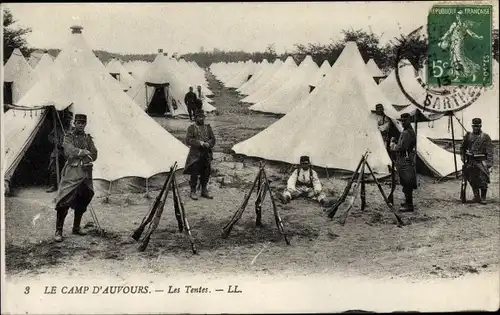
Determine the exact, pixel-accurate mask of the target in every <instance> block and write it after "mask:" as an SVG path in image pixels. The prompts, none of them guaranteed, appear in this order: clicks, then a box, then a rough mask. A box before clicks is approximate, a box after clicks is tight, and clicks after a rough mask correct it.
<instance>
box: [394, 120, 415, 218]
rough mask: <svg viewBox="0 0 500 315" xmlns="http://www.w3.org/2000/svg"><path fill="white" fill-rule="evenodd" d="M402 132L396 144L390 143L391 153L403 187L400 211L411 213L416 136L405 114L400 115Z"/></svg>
mask: <svg viewBox="0 0 500 315" xmlns="http://www.w3.org/2000/svg"><path fill="white" fill-rule="evenodd" d="M401 120H402V121H403V128H404V130H403V131H402V132H401V134H400V136H399V140H398V142H397V143H394V142H393V143H391V151H393V152H394V155H395V159H396V168H397V170H398V173H399V181H400V183H401V186H403V193H404V195H405V202H404V203H403V204H402V208H401V211H404V212H407V211H408V212H409V211H413V190H415V189H417V176H416V173H415V166H414V160H415V154H416V153H415V146H416V144H417V136H416V134H415V130H413V128H412V126H411V123H410V115H409V114H407V113H405V114H402V115H401Z"/></svg>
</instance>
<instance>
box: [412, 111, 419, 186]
mask: <svg viewBox="0 0 500 315" xmlns="http://www.w3.org/2000/svg"><path fill="white" fill-rule="evenodd" d="M419 116H420V110H419V109H417V112H416V113H415V117H414V119H413V120H414V122H415V156H414V157H413V168H414V169H415V181H416V182H417V183H418V175H417V156H418V153H417V152H418V150H417V144H418V118H419Z"/></svg>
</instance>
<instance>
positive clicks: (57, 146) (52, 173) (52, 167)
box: [46, 111, 73, 193]
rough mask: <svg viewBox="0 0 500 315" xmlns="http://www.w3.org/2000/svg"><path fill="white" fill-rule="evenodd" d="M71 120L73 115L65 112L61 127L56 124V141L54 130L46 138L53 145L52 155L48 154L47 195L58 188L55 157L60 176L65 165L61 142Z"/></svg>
mask: <svg viewBox="0 0 500 315" xmlns="http://www.w3.org/2000/svg"><path fill="white" fill-rule="evenodd" d="M72 119H73V114H72V113H71V112H70V111H67V112H66V111H65V112H64V114H63V119H62V124H63V126H61V125H60V124H59V123H57V122H56V133H57V139H56V135H55V134H54V130H52V131H51V132H50V134H49V136H48V138H49V142H50V143H52V144H53V145H54V149H53V150H52V153H51V154H50V162H49V184H50V188H49V189H47V190H46V191H47V192H48V193H51V192H54V191H56V190H57V188H58V182H57V179H58V178H57V170H56V156H57V157H58V159H59V161H58V164H59V174H61V173H62V169H63V167H64V164H65V163H66V158H65V156H64V147H63V140H64V135H65V134H66V133H67V132H69V131H70V128H71V120H72Z"/></svg>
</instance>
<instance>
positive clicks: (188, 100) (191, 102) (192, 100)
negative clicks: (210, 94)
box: [184, 86, 198, 120]
mask: <svg viewBox="0 0 500 315" xmlns="http://www.w3.org/2000/svg"><path fill="white" fill-rule="evenodd" d="M197 101H198V98H197V97H196V94H195V93H194V92H193V87H192V86H190V87H189V92H187V93H186V95H185V96H184V103H185V104H186V106H187V109H188V113H189V120H193V118H194V117H193V116H194V113H195V112H196V107H197V106H198V105H197V103H198V102H197Z"/></svg>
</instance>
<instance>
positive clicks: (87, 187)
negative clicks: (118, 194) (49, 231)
mask: <svg viewBox="0 0 500 315" xmlns="http://www.w3.org/2000/svg"><path fill="white" fill-rule="evenodd" d="M86 125H87V116H86V115H82V114H76V115H75V127H74V128H73V130H72V131H71V132H70V133H68V134H66V136H65V137H64V142H63V146H64V154H65V155H66V159H67V161H66V165H64V168H63V171H62V178H61V182H60V184H59V191H58V192H57V196H56V211H57V221H56V235H55V241H56V242H61V241H62V232H63V226H64V220H65V218H66V215H67V214H68V210H69V208H72V209H74V210H75V218H74V222H73V234H75V235H85V234H86V233H85V232H83V231H82V230H81V228H80V223H81V221H82V217H83V214H84V213H85V212H86V211H87V206H88V205H89V204H90V201H91V200H92V198H93V197H94V187H93V183H92V163H93V161H95V160H96V159H97V149H96V147H95V145H94V141H93V140H92V137H91V136H90V134H87V133H85V126H86Z"/></svg>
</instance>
